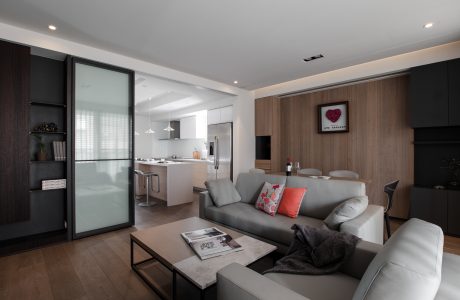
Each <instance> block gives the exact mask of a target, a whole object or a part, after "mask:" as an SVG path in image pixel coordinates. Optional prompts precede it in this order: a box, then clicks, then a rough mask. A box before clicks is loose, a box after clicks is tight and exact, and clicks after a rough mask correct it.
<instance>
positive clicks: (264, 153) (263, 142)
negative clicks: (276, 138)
mask: <svg viewBox="0 0 460 300" xmlns="http://www.w3.org/2000/svg"><path fill="white" fill-rule="evenodd" d="M256 159H262V160H270V159H271V136H269V135H267V136H256Z"/></svg>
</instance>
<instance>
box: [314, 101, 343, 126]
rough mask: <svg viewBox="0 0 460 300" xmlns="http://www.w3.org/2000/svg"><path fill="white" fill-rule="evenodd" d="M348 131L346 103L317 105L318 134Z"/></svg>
mask: <svg viewBox="0 0 460 300" xmlns="http://www.w3.org/2000/svg"><path fill="white" fill-rule="evenodd" d="M348 131H349V128H348V101H342V102H334V103H327V104H321V105H318V133H337V132H348Z"/></svg>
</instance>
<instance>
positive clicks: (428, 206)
mask: <svg viewBox="0 0 460 300" xmlns="http://www.w3.org/2000/svg"><path fill="white" fill-rule="evenodd" d="M410 217H411V218H419V219H422V220H425V221H427V222H431V223H434V224H436V225H438V226H439V227H441V228H442V230H443V231H444V233H447V234H451V235H457V236H460V191H456V190H436V189H432V188H424V187H413V188H412V195H411V213H410Z"/></svg>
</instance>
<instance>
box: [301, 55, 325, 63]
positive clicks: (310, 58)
mask: <svg viewBox="0 0 460 300" xmlns="http://www.w3.org/2000/svg"><path fill="white" fill-rule="evenodd" d="M323 57H324V55H322V54H318V55H315V56H311V57H309V58H304V59H303V61H304V62H309V61H312V60H315V59H318V58H323Z"/></svg>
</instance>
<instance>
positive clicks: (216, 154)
mask: <svg viewBox="0 0 460 300" xmlns="http://www.w3.org/2000/svg"><path fill="white" fill-rule="evenodd" d="M208 160H209V161H210V163H209V164H208V180H212V179H221V178H230V180H233V123H222V124H214V125H208Z"/></svg>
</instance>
